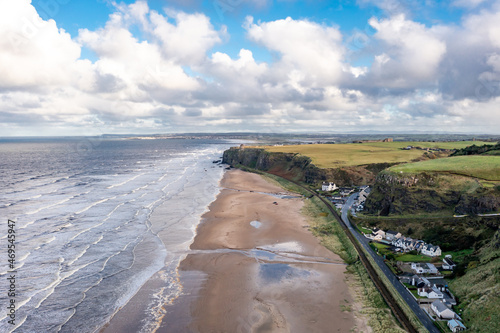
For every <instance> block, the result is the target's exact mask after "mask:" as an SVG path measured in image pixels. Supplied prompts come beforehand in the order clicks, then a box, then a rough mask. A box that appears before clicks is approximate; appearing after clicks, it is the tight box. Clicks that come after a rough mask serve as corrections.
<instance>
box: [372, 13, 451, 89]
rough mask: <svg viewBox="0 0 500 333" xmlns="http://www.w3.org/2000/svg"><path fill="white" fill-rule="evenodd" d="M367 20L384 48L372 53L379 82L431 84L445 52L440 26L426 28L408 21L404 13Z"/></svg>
mask: <svg viewBox="0 0 500 333" xmlns="http://www.w3.org/2000/svg"><path fill="white" fill-rule="evenodd" d="M369 22H370V25H371V26H372V27H373V28H374V29H376V33H375V35H374V37H375V38H376V39H378V40H379V41H381V42H382V43H383V46H382V49H383V50H384V51H385V52H383V53H381V54H378V55H376V56H375V61H374V63H373V66H372V71H371V75H373V76H375V77H376V78H375V79H376V80H377V81H378V82H379V84H381V85H383V86H385V87H394V88H408V87H416V86H419V85H421V84H426V83H431V84H432V83H433V81H434V80H435V77H436V73H437V72H438V69H439V65H440V62H441V60H442V58H443V56H444V55H445V53H446V44H445V42H444V41H442V40H441V39H440V36H439V27H437V28H431V29H429V28H426V27H425V26H424V25H423V24H419V23H416V22H413V21H410V20H407V19H406V18H405V16H404V14H399V15H397V16H395V17H392V18H390V19H384V20H377V19H375V18H372V19H370V21H369Z"/></svg>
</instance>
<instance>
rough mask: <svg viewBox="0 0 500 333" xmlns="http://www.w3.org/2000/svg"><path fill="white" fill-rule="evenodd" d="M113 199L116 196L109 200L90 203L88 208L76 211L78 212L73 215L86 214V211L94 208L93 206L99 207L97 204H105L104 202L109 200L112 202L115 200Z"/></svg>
mask: <svg viewBox="0 0 500 333" xmlns="http://www.w3.org/2000/svg"><path fill="white" fill-rule="evenodd" d="M115 198H116V196H114V197H111V198H106V199H102V200H99V201H96V202H94V203H92V204H91V205H90V206H87V207H85V208H84V209H82V210H79V211H78V212H76V213H75V214H76V215H79V214H81V213H83V212H86V211H87V210H89V209H90V208H92V207H94V206H97V205H99V204H101V203H103V202H106V201H109V200H112V199H115Z"/></svg>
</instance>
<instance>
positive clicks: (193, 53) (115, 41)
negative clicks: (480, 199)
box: [0, 0, 500, 135]
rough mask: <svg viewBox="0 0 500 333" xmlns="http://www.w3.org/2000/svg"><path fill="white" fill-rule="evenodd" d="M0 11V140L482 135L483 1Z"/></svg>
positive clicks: (489, 82)
mask: <svg viewBox="0 0 500 333" xmlns="http://www.w3.org/2000/svg"><path fill="white" fill-rule="evenodd" d="M0 7H1V8H0V13H1V14H0V20H1V21H2V22H3V26H2V27H0V37H1V38H2V40H4V41H5V43H7V44H5V45H4V47H2V48H0V59H2V60H3V61H0V75H2V77H3V78H4V79H3V82H1V83H0V127H1V128H2V131H3V133H5V135H15V134H16V133H19V134H21V135H68V134H78V135H86V134H88V135H92V134H98V133H124V132H126V133H131V132H136V133H169V132H184V131H187V132H218V131H220V132H224V131H263V132H290V131H293V132H308V131H311V130H315V131H316V130H319V131H322V132H329V131H331V132H349V131H359V130H377V131H385V130H387V131H390V130H395V131H414V130H418V131H426V130H427V131H429V132H436V131H443V132H470V133H494V132H496V131H497V129H496V126H495V125H494V124H496V123H498V121H500V117H499V115H498V112H497V109H498V106H499V97H498V96H499V95H500V84H499V82H500V28H499V27H498V24H497V22H498V21H499V20H500V3H499V1H493V0H453V1H433V0H418V1H398V0H381V1H375V0H357V1H355V0H353V1H321V0H320V1H312V0H311V1H299V0H297V1H294V0H281V1H270V0H215V1H213V0H212V1H201V0H185V1H181V0H172V1H161V0H150V1H146V0H134V1H131V0H127V1H124V2H114V1H109V0H90V1H76V0H43V1H40V0H33V1H29V0H19V1H18V2H15V3H11V2H7V1H5V2H2V3H1V4H0ZM96 128H98V129H97V130H96Z"/></svg>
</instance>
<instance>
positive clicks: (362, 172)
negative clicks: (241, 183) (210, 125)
mask: <svg viewBox="0 0 500 333" xmlns="http://www.w3.org/2000/svg"><path fill="white" fill-rule="evenodd" d="M472 142H473V141H457V142H365V143H350V144H305V145H289V146H256V147H244V148H236V147H234V148H231V149H229V150H227V151H226V152H224V156H223V160H224V162H225V163H227V164H230V165H233V166H245V167H250V168H255V169H258V170H262V171H266V172H269V173H272V174H276V175H279V176H283V177H285V178H288V179H291V180H295V181H300V182H303V183H306V184H311V185H314V186H317V185H319V184H320V183H321V182H323V181H333V182H335V183H336V184H337V185H339V186H349V185H369V184H373V183H375V179H376V176H377V174H378V173H379V172H380V171H382V170H384V169H386V168H388V167H390V166H393V165H396V164H400V163H405V162H411V161H421V160H428V159H433V158H438V157H445V156H448V155H449V154H450V153H451V152H452V150H451V149H459V148H463V147H466V146H467V145H469V144H471V143H472ZM408 146H411V147H412V148H411V149H403V148H406V147H408Z"/></svg>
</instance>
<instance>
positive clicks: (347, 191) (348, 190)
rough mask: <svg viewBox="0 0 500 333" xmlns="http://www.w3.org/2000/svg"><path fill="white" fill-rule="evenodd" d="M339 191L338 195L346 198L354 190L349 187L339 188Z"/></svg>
mask: <svg viewBox="0 0 500 333" xmlns="http://www.w3.org/2000/svg"><path fill="white" fill-rule="evenodd" d="M339 191H340V195H341V196H343V197H347V196H348V195H350V194H351V193H352V192H354V189H353V188H350V187H342V188H339Z"/></svg>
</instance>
